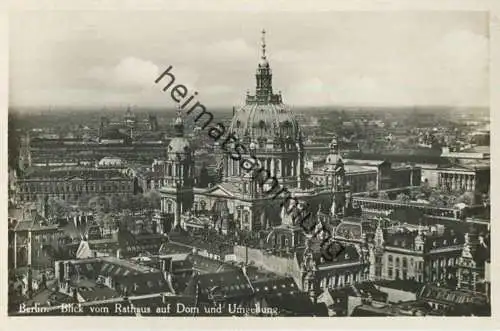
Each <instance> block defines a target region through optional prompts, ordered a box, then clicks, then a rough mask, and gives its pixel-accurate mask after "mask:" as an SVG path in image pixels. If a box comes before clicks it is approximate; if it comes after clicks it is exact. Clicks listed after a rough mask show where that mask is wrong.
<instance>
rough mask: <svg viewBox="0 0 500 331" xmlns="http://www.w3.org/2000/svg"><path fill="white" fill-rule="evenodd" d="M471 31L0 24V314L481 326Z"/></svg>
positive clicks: (480, 15)
mask: <svg viewBox="0 0 500 331" xmlns="http://www.w3.org/2000/svg"><path fill="white" fill-rule="evenodd" d="M490 19H491V15H490V13H488V12H487V11H477V10H476V11H464V10H462V11H454V10H434V11H431V10H401V11H377V10H364V11H333V10H332V11H243V10H241V11H234V12H227V11H223V10H217V9H215V10H212V11H198V10H196V8H194V7H193V8H192V9H190V10H182V11H172V10H141V11H139V10H90V9H85V10H83V9H82V10H57V9H55V8H53V9H51V10H26V11H16V12H13V13H11V14H10V15H9V31H8V36H9V41H8V53H9V59H8V70H9V79H8V124H7V125H8V132H7V136H8V157H5V158H6V159H7V161H6V163H7V162H8V224H5V225H4V227H5V228H4V229H5V230H7V231H8V259H6V260H2V261H3V263H4V264H3V265H2V268H4V269H7V270H8V279H4V281H5V282H7V280H8V291H7V290H6V291H5V292H4V294H2V295H5V296H7V295H8V305H7V307H6V309H7V310H8V312H7V313H8V315H9V316H10V317H16V318H20V319H30V318H32V319H30V321H31V323H36V321H37V319H38V318H39V317H41V316H63V317H65V318H67V319H68V320H67V322H66V323H69V324H68V328H70V327H71V325H72V324H71V318H73V317H76V316H79V317H82V316H87V317H88V316H92V317H104V316H107V317H110V316H113V317H127V316H128V317H130V316H132V317H139V318H141V317H156V318H158V317H160V318H161V317H184V318H186V317H188V318H197V317H204V318H206V317H209V318H218V317H235V318H237V320H238V319H239V318H245V317H259V318H262V319H269V318H276V317H315V318H328V319H330V318H333V319H335V318H341V319H351V318H355V317H366V316H368V317H414V318H418V317H447V316H462V317H471V318H472V317H491V316H492V313H491V300H492V299H491V295H492V291H491V269H492V266H491V264H492V262H491V253H492V248H491V246H492V245H493V242H494V241H493V240H492V238H491V235H492V234H491V229H490V204H491V202H490V199H491V198H490V187H491V185H490V178H491V176H490V124H491V123H490V65H489V61H490V51H491V47H490ZM6 117H7V116H6ZM6 170H7V169H6ZM6 178H7V176H6ZM6 244H7V243H3V245H6ZM6 251H7V249H6ZM4 285H5V286H6V287H7V284H4ZM383 320H387V319H380V321H383ZM73 327H76V325H74V324H73Z"/></svg>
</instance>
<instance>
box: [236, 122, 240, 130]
mask: <svg viewBox="0 0 500 331" xmlns="http://www.w3.org/2000/svg"><path fill="white" fill-rule="evenodd" d="M240 127H241V122H240V120H237V121H236V128H238V129H239V128H240Z"/></svg>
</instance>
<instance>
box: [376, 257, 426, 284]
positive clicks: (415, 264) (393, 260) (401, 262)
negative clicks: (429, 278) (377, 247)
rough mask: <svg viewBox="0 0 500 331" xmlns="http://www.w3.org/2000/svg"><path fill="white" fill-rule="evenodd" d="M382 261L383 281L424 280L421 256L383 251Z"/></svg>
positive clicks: (422, 258)
mask: <svg viewBox="0 0 500 331" xmlns="http://www.w3.org/2000/svg"><path fill="white" fill-rule="evenodd" d="M382 261H383V267H382V277H383V278H384V279H391V280H392V279H403V280H405V279H415V280H416V281H418V282H422V281H423V280H424V257H423V255H414V254H410V252H408V253H399V252H394V251H385V252H384V255H383V258H382Z"/></svg>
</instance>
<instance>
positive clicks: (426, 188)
mask: <svg viewBox="0 0 500 331" xmlns="http://www.w3.org/2000/svg"><path fill="white" fill-rule="evenodd" d="M420 191H421V192H422V193H423V194H425V196H426V197H429V195H430V194H431V193H432V188H431V185H430V184H429V180H428V179H427V178H426V179H425V180H424V182H423V183H422V185H421V186H420Z"/></svg>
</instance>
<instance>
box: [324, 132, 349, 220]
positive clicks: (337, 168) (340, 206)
mask: <svg viewBox="0 0 500 331" xmlns="http://www.w3.org/2000/svg"><path fill="white" fill-rule="evenodd" d="M325 172H326V185H327V186H328V187H330V188H331V190H332V193H333V202H332V207H331V209H330V212H331V214H332V216H334V217H342V216H344V213H345V211H346V207H347V206H346V193H347V192H348V189H347V185H346V180H345V168H344V161H343V160H342V157H341V155H340V151H339V144H338V140H337V137H333V139H332V142H331V143H330V154H328V156H327V157H326V169H325Z"/></svg>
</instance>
